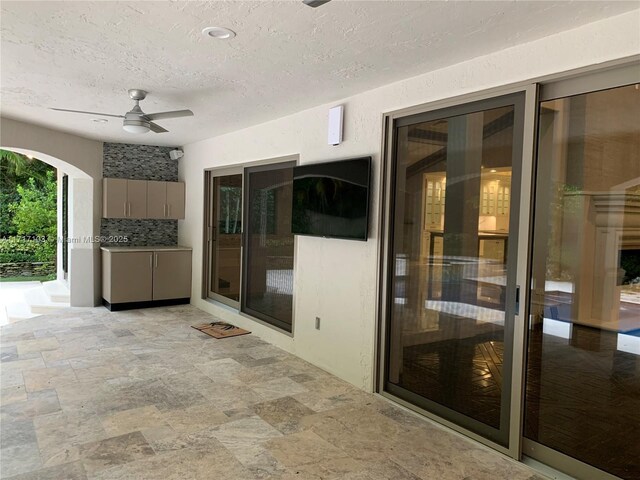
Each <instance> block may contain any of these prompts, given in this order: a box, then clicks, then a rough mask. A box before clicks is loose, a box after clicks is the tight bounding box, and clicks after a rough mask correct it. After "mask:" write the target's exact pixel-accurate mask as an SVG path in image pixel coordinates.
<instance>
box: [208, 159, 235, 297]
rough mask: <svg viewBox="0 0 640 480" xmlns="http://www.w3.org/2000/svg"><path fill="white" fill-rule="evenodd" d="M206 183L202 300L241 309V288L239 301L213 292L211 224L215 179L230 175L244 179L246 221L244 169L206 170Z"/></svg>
mask: <svg viewBox="0 0 640 480" xmlns="http://www.w3.org/2000/svg"><path fill="white" fill-rule="evenodd" d="M204 173H205V181H204V197H205V209H204V228H203V231H204V238H203V245H204V246H205V248H204V249H203V252H202V256H203V262H202V265H203V279H202V280H203V281H202V298H203V299H209V300H213V301H216V302H220V303H222V304H224V305H227V306H229V307H232V308H235V309H240V302H241V301H242V288H240V293H239V299H238V301H237V302H236V301H234V300H232V299H230V298H227V297H225V296H224V295H220V294H219V293H216V292H213V291H211V270H212V268H213V265H212V261H213V254H212V248H213V232H212V227H213V225H212V224H211V222H212V221H213V215H214V205H213V202H214V192H213V184H214V182H213V179H214V178H216V177H226V176H230V175H240V176H241V177H242V189H243V191H242V202H240V210H241V213H240V217H241V218H242V219H243V220H244V168H243V167H241V166H239V167H228V168H218V169H214V170H205V172H204ZM243 231H244V225H242V230H241V233H240V238H241V243H240V258H241V259H242V255H243V248H244V244H243V240H244V235H243V233H242V232H243ZM243 270H244V269H243V268H242V261H241V265H240V285H242V281H243V280H242V275H243Z"/></svg>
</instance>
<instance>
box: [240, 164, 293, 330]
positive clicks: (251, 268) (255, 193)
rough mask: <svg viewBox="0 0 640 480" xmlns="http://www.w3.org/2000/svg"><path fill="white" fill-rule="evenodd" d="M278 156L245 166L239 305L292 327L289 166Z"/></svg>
mask: <svg viewBox="0 0 640 480" xmlns="http://www.w3.org/2000/svg"><path fill="white" fill-rule="evenodd" d="M294 165H295V162H282V163H274V164H269V165H261V166H257V167H249V168H246V169H245V190H246V195H247V198H246V212H245V217H244V218H245V231H244V235H245V248H244V252H243V253H244V264H243V268H244V271H243V284H244V288H243V290H242V311H243V312H245V313H248V314H250V315H252V316H254V317H256V318H259V319H260V320H263V321H264V322H267V323H268V324H270V325H273V326H275V327H277V328H279V329H281V330H284V331H285V332H289V333H291V332H292V331H293V261H294V236H293V234H292V233H291V206H292V204H293V196H292V195H293V167H294Z"/></svg>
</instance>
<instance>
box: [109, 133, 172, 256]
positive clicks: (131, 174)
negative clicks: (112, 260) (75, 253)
mask: <svg viewBox="0 0 640 480" xmlns="http://www.w3.org/2000/svg"><path fill="white" fill-rule="evenodd" d="M173 149H174V147H158V146H153V145H132V144H126V143H105V144H104V156H103V162H102V174H103V176H104V177H105V178H129V179H133V180H160V181H166V182H175V181H177V180H178V161H177V160H171V158H169V152H170V151H171V150H173ZM100 235H101V237H102V242H101V245H104V246H116V245H120V246H148V245H158V246H166V245H177V243H178V221H177V220H151V219H149V220H140V219H129V218H103V219H102V221H101V225H100ZM123 237H126V238H127V240H128V241H123V240H124V238H123Z"/></svg>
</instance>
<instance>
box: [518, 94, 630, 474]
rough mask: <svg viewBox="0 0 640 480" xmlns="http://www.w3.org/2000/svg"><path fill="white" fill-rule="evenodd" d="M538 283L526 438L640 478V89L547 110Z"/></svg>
mask: <svg viewBox="0 0 640 480" xmlns="http://www.w3.org/2000/svg"><path fill="white" fill-rule="evenodd" d="M532 276H533V278H532V292H531V306H530V308H531V310H530V313H531V316H530V319H531V320H530V325H529V339H528V363H527V368H526V373H527V382H526V399H525V417H524V418H525V423H524V435H525V438H527V439H530V440H533V441H534V442H537V443H539V444H542V445H544V446H545V447H548V448H551V449H553V450H555V451H558V452H561V453H563V454H565V455H567V456H569V457H573V458H575V459H577V460H579V461H581V462H584V463H587V464H590V465H592V466H594V467H597V468H598V469H601V470H604V471H606V472H609V473H611V474H613V475H616V476H619V477H621V478H626V479H632V478H633V479H638V478H640V440H639V438H640V437H639V433H638V432H640V90H639V89H638V86H637V85H630V86H625V87H619V88H613V89H609V90H603V91H598V92H593V93H587V94H582V95H575V96H571V97H565V98H559V99H555V100H549V101H544V102H541V104H540V106H539V137H538V170H537V180H536V204H535V225H534V244H533V257H532ZM525 453H527V454H534V453H533V451H532V450H527V448H526V446H525ZM593 478H595V477H593Z"/></svg>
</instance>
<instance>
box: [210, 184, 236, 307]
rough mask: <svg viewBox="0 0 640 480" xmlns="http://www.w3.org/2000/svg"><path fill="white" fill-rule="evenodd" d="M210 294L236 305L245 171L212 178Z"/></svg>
mask: <svg viewBox="0 0 640 480" xmlns="http://www.w3.org/2000/svg"><path fill="white" fill-rule="evenodd" d="M210 197H211V199H212V206H211V211H210V212H211V213H210V215H211V219H210V229H211V233H210V238H211V244H210V245H211V250H210V258H211V266H210V269H209V274H210V278H209V296H210V297H213V298H216V299H217V300H220V301H223V302H224V303H230V302H231V303H232V304H235V305H237V302H239V300H240V271H241V263H240V262H241V258H242V255H241V250H242V174H237V175H225V176H220V177H212V178H211V194H210Z"/></svg>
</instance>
